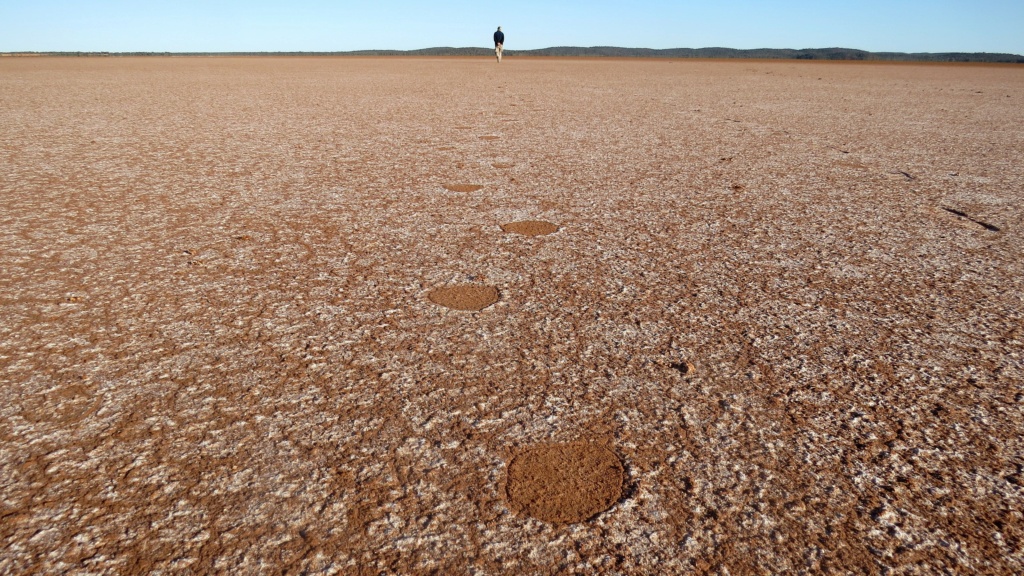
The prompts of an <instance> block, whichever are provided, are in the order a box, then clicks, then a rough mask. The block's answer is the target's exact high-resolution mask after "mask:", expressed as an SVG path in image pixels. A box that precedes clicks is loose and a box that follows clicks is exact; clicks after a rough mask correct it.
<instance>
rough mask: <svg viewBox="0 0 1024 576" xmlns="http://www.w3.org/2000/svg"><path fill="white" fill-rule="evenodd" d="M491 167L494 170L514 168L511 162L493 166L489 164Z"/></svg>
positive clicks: (498, 163)
mask: <svg viewBox="0 0 1024 576" xmlns="http://www.w3.org/2000/svg"><path fill="white" fill-rule="evenodd" d="M491 166H494V167H495V168H511V167H513V166H515V164H512V163H511V162H495V163H494V164H491Z"/></svg>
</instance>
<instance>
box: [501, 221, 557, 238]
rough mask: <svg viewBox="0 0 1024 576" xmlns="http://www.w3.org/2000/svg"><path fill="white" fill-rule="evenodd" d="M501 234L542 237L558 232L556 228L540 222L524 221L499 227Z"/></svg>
mask: <svg viewBox="0 0 1024 576" xmlns="http://www.w3.org/2000/svg"><path fill="white" fill-rule="evenodd" d="M501 230H502V232H512V233H514V234H522V235H524V236H543V235H545V234H551V233H552V232H557V231H558V226H556V225H555V224H552V223H551V222H543V221H540V220H524V221H522V222H510V223H508V224H502V225H501Z"/></svg>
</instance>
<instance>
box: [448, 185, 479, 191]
mask: <svg viewBox="0 0 1024 576" xmlns="http://www.w3.org/2000/svg"><path fill="white" fill-rule="evenodd" d="M481 188H483V186H481V185H479V184H445V185H444V189H445V190H450V191H452V192H476V191H477V190H480V189H481Z"/></svg>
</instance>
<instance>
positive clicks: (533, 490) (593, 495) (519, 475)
mask: <svg viewBox="0 0 1024 576" xmlns="http://www.w3.org/2000/svg"><path fill="white" fill-rule="evenodd" d="M624 474H625V471H624V470H623V468H622V462H621V461H620V460H619V457H618V456H616V455H615V453H614V452H612V451H611V450H609V449H607V448H605V447H603V446H599V445H596V444H592V443H589V442H577V443H569V444H543V445H540V446H534V447H531V448H529V449H527V450H524V451H523V452H522V453H521V454H518V455H516V457H515V458H513V459H512V461H511V462H509V464H508V479H507V481H506V485H505V493H506V495H507V497H508V502H509V504H510V505H511V506H512V507H513V508H514V509H516V510H517V511H519V512H521V513H523V514H526V515H528V516H533V517H534V518H539V519H541V520H543V521H545V522H551V523H553V524H571V523H574V522H584V521H586V520H589V519H590V518H591V517H593V516H594V515H595V514H598V513H600V512H604V511H605V510H607V509H608V508H611V506H612V504H614V503H615V502H616V501H617V500H618V499H619V498H620V497H622V488H623V482H624Z"/></svg>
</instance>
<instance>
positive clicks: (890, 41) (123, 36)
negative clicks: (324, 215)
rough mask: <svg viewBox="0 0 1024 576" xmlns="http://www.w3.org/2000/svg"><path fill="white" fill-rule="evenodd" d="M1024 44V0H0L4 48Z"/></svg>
mask: <svg viewBox="0 0 1024 576" xmlns="http://www.w3.org/2000/svg"><path fill="white" fill-rule="evenodd" d="M498 25H501V26H502V27H503V29H504V31H505V33H506V36H507V38H506V47H507V48H509V49H513V50H514V49H531V48H546V47H549V46H625V47H645V48H703V47H709V46H724V47H729V48H826V47H835V46H840V47H845V48H859V49H862V50H871V51H898V52H1009V53H1014V54H1024V0H974V1H971V0H930V1H927V0H887V1H883V0H857V1H849V0H848V1H846V2H833V1H830V0H778V1H770V0H761V1H757V0H718V1H715V0H677V1H663V0H633V1H631V2H627V1H618V2H613V1H606V0H587V1H582V0H580V1H577V0H571V1H564V2H560V1H557V0H547V1H543V0H542V1H535V0H510V1H505V2H488V1H486V0H472V1H471V0H437V1H434V2H430V1H412V0H377V1H373V0H370V1H363V2H349V1H337V0H336V1H328V0H244V1H242V0H220V1H218V0H207V1H202V0H146V1H143V0H0V51H16V50H26V51H40V52H42V51H110V52H128V51H147V52H148V51H153V52H163V51H170V52H222V51H245V52H248V51H333V50H360V49H387V48H391V49H400V50H409V49H416V48H428V47H433V46H487V45H488V44H490V42H491V40H490V36H491V33H492V32H493V31H494V28H495V27H496V26H498Z"/></svg>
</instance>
